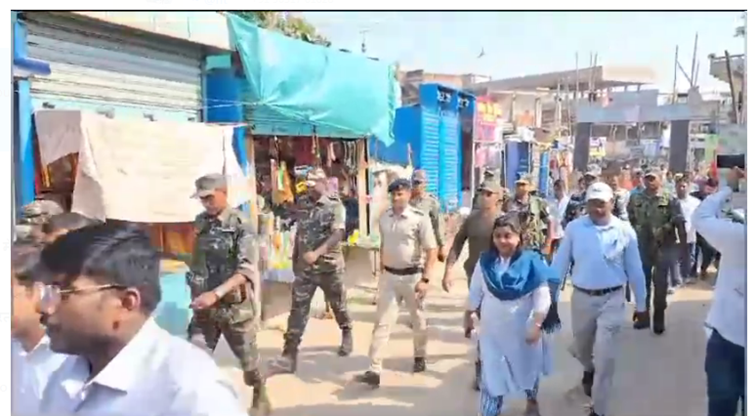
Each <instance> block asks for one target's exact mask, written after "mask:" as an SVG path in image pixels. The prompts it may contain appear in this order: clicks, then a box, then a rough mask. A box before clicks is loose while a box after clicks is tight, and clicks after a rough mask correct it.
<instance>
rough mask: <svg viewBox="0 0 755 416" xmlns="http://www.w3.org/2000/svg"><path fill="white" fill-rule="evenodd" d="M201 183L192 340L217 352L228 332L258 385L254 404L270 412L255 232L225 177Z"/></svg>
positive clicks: (248, 380) (191, 278)
mask: <svg viewBox="0 0 755 416" xmlns="http://www.w3.org/2000/svg"><path fill="white" fill-rule="evenodd" d="M195 185H196V193H195V194H194V197H195V198H199V199H200V200H201V201H202V205H203V206H204V208H205V212H203V213H201V214H199V215H197V218H196V219H195V221H194V227H195V230H196V240H195V242H194V252H193V254H192V259H191V265H190V272H189V273H188V274H187V280H188V283H189V287H190V288H191V292H192V297H193V298H194V300H193V302H192V303H191V307H192V309H194V311H195V315H194V318H193V319H192V322H191V324H190V325H189V338H190V340H191V341H192V343H195V344H197V345H199V346H200V347H204V348H207V349H209V350H210V351H214V350H215V347H216V346H217V343H218V340H219V339H220V335H221V334H222V335H223V337H224V338H225V340H226V341H227V342H228V346H229V347H230V348H231V351H233V354H234V355H235V356H236V358H238V359H239V361H240V362H241V369H242V370H243V371H244V383H245V384H246V385H247V386H250V387H252V388H253V389H254V394H253V397H252V408H253V409H258V410H259V411H260V412H261V414H266V413H267V412H269V410H270V403H269V400H268V397H267V391H266V388H265V379H264V377H263V376H262V374H261V373H260V370H259V358H260V356H259V349H258V347H257V330H258V324H259V310H258V309H257V307H256V304H257V303H256V301H255V293H259V290H260V279H259V271H258V269H257V258H258V252H257V244H256V241H255V235H254V233H253V231H252V227H251V225H250V224H249V222H248V221H247V220H246V218H245V217H244V215H243V214H242V213H241V212H240V211H239V210H237V209H235V208H233V207H231V206H229V205H228V186H227V182H226V178H225V176H224V175H222V174H210V175H205V176H202V177H201V178H199V179H197V180H196V182H195ZM187 365H191V363H187Z"/></svg>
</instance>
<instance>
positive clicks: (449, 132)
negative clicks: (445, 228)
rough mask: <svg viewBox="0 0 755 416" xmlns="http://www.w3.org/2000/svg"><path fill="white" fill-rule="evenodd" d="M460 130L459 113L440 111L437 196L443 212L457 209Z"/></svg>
mask: <svg viewBox="0 0 755 416" xmlns="http://www.w3.org/2000/svg"><path fill="white" fill-rule="evenodd" d="M460 140H461V129H460V124H459V113H458V112H456V111H449V110H442V111H441V124H440V142H441V145H440V186H439V188H440V189H439V192H438V196H439V198H440V203H441V208H442V209H443V212H450V211H454V210H456V209H458V208H459V190H460V189H461V188H460V186H459V185H460V184H459V178H460V175H461V172H460V168H461V160H460V157H461V152H460V149H461V146H460Z"/></svg>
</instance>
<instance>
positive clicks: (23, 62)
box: [13, 57, 51, 78]
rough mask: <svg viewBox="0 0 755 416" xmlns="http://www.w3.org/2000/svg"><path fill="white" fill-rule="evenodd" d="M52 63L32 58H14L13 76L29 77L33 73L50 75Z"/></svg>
mask: <svg viewBox="0 0 755 416" xmlns="http://www.w3.org/2000/svg"><path fill="white" fill-rule="evenodd" d="M50 72H51V71H50V64H48V63H47V62H44V61H40V60H37V59H31V58H20V57H15V58H13V77H14V78H27V77H30V76H32V75H39V76H47V75H50Z"/></svg>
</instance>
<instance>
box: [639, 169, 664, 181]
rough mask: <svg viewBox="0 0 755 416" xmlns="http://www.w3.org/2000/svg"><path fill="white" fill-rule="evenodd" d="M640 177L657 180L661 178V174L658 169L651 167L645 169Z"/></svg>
mask: <svg viewBox="0 0 755 416" xmlns="http://www.w3.org/2000/svg"><path fill="white" fill-rule="evenodd" d="M642 176H644V177H648V176H654V177H656V178H658V179H661V178H662V177H663V172H662V171H661V169H660V168H657V167H651V168H647V169H645V172H644V174H643V175H642Z"/></svg>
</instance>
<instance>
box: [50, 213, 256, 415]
mask: <svg viewBox="0 0 755 416" xmlns="http://www.w3.org/2000/svg"><path fill="white" fill-rule="evenodd" d="M41 263H42V266H44V268H45V269H46V270H48V271H49V273H50V276H52V282H51V284H50V285H49V286H46V287H45V296H44V297H43V298H42V301H41V303H40V310H41V311H42V319H43V321H44V322H45V324H46V326H47V335H48V336H49V338H50V349H51V350H52V351H53V352H56V353H60V354H70V355H72V356H74V357H73V358H72V359H70V360H66V361H65V363H64V364H63V365H62V366H61V367H60V368H59V369H58V370H57V371H56V372H54V373H53V375H52V376H51V377H50V380H49V382H48V383H47V388H46V389H45V392H44V395H43V398H42V401H41V403H40V409H39V413H38V415H50V416H53V415H61V414H64V415H92V416H93V415H139V414H142V415H153V416H177V415H189V416H200V415H202V416H207V415H209V416H221V415H223V416H244V415H246V414H247V413H246V411H245V410H244V409H243V408H242V407H241V406H240V403H239V398H238V396H237V395H236V392H235V389H234V387H233V385H232V383H230V382H229V381H228V380H227V379H226V376H225V374H224V373H223V371H222V370H221V369H220V368H218V366H217V364H215V361H214V360H213V359H212V357H210V356H209V355H208V354H206V353H205V352H204V351H201V350H199V349H197V348H196V347H195V346H193V345H191V344H190V343H189V342H188V341H186V340H185V339H182V338H180V337H175V336H172V335H170V334H169V333H168V332H167V331H165V330H163V329H161V328H160V327H159V326H158V325H157V323H156V322H155V321H154V319H153V318H151V315H152V313H153V312H154V310H155V308H156V307H157V304H158V302H159V301H160V282H159V278H160V257H159V254H158V253H157V251H156V250H155V249H154V248H153V246H152V242H151V241H150V238H149V236H148V235H147V234H146V233H145V232H144V231H142V230H141V229H139V228H138V227H135V226H132V225H118V224H112V223H111V224H102V225H93V226H89V227H84V228H81V229H78V230H75V231H71V232H69V233H68V234H66V235H64V236H62V237H60V238H58V239H57V240H55V242H53V243H52V244H50V245H48V246H47V247H45V248H44V250H43V251H42V255H41Z"/></svg>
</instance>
